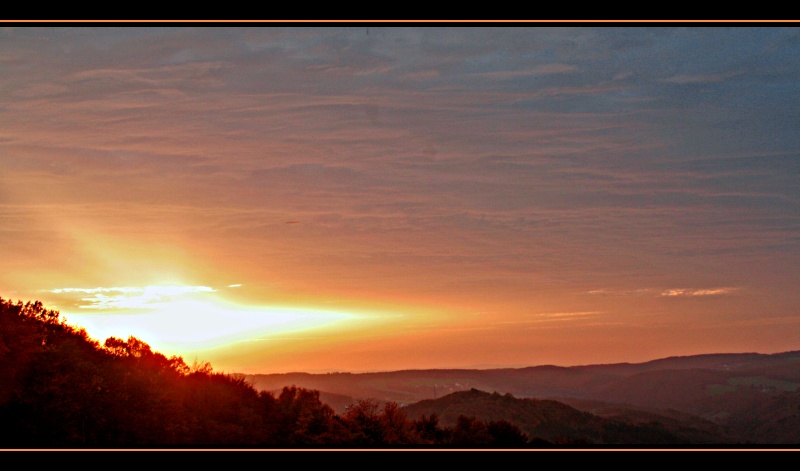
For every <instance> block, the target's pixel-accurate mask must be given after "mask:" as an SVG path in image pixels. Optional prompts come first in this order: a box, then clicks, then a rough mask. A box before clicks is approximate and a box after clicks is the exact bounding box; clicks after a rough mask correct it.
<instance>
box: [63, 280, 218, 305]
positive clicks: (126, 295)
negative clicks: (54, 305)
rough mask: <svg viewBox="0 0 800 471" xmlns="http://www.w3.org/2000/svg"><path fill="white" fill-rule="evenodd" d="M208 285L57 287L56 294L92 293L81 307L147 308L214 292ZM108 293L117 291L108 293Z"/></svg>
mask: <svg viewBox="0 0 800 471" xmlns="http://www.w3.org/2000/svg"><path fill="white" fill-rule="evenodd" d="M214 291H216V290H214V289H213V288H210V287H208V286H145V287H125V286H115V287H98V288H57V289H53V290H51V291H50V292H51V293H54V294H67V295H70V294H73V293H78V294H91V295H92V296H90V297H84V298H80V301H84V302H86V303H88V304H80V305H79V306H78V307H80V308H81V309H147V308H155V307H160V306H161V305H162V304H163V303H164V302H165V301H168V300H174V299H175V298H177V297H185V296H187V295H192V294H197V293H213V292H214ZM107 293H117V294H114V295H108V294H107Z"/></svg>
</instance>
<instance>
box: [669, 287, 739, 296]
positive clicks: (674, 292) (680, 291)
mask: <svg viewBox="0 0 800 471" xmlns="http://www.w3.org/2000/svg"><path fill="white" fill-rule="evenodd" d="M740 289H741V288H710V289H686V288H672V289H667V290H664V291H662V292H661V294H660V295H659V296H666V297H675V296H722V295H727V294H731V293H734V292H736V291H738V290H740Z"/></svg>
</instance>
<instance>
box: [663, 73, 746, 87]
mask: <svg viewBox="0 0 800 471" xmlns="http://www.w3.org/2000/svg"><path fill="white" fill-rule="evenodd" d="M738 75H742V72H726V73H720V74H700V75H674V76H672V77H669V78H665V79H661V80H660V81H661V82H666V83H675V84H678V85H687V84H692V83H713V82H722V81H724V80H727V79H729V78H732V77H736V76H738Z"/></svg>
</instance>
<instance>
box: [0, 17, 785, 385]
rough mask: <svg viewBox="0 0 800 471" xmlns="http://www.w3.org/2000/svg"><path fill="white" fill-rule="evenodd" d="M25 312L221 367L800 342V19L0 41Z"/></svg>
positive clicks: (12, 283) (4, 131)
mask: <svg viewBox="0 0 800 471" xmlns="http://www.w3.org/2000/svg"><path fill="white" fill-rule="evenodd" d="M0 297H2V298H3V299H11V300H14V301H16V300H22V301H28V300H41V301H42V302H43V303H45V305H46V306H48V307H50V308H54V309H58V310H59V311H61V313H62V315H64V316H65V317H66V318H67V320H68V321H69V322H70V323H71V324H74V325H81V326H84V327H85V328H86V329H87V331H88V332H89V334H90V335H91V336H92V337H93V338H95V339H97V340H100V341H101V342H102V341H103V340H104V339H105V338H106V337H108V336H111V335H114V336H117V337H122V338H127V337H128V336H129V335H134V336H136V337H137V338H140V339H141V340H143V341H145V342H147V343H149V344H150V345H151V346H153V347H154V349H156V350H158V351H161V352H162V353H165V354H169V355H172V354H177V355H181V356H183V357H184V359H185V360H186V361H187V363H189V364H191V363H192V361H193V360H195V359H197V360H199V361H209V362H211V364H212V365H213V366H214V368H215V370H218V371H226V372H242V373H275V372H288V371H309V372H326V371H387V370H397V369H411V368H451V367H456V368H471V367H478V368H488V367H504V366H511V367H520V366H529V365H539V364H556V365H564V366H567V365H578V364H594V363H610V362H623V361H627V362H640V361H647V360H651V359H655V358H659V357H665V356H671V355H689V354H698V353H712V352H761V353H773V352H779V351H786V350H799V349H800V29H798V28H777V27H759V26H748V25H744V26H741V27H734V28H701V27H689V28H683V27H675V28H673V27H653V28H650V27H629V26H625V27H612V26H607V25H601V26H596V27H588V26H587V27H564V26H553V27H545V26H542V25H525V26H519V25H517V26H514V27H508V28H505V27H503V28H498V27H488V26H478V25H475V26H470V27H463V26H460V27H456V26H454V27H447V26H442V25H439V26H431V27H400V26H398V25H383V26H381V25H376V24H371V25H369V26H368V27H367V26H366V25H365V26H359V25H355V26H344V25H343V26H341V27H339V26H337V25H329V26H327V27H291V26H288V27H276V26H274V25H269V26H267V25H264V26H254V27H235V26H231V25H209V26H207V27H197V28H188V27H187V28H183V27H123V28H99V27H98V28H87V27H83V26H81V27H78V26H75V27H53V28H47V27H46V28H28V27H6V28H3V29H0Z"/></svg>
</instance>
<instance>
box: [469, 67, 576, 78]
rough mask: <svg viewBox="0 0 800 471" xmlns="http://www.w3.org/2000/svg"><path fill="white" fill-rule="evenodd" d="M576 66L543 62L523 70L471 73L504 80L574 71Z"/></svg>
mask: <svg viewBox="0 0 800 471" xmlns="http://www.w3.org/2000/svg"><path fill="white" fill-rule="evenodd" d="M577 70H578V67H576V66H574V65H569V64H543V65H539V66H536V67H533V68H530V69H525V70H501V71H496V72H481V73H477V74H472V75H474V76H476V77H481V78H488V79H499V80H506V79H512V78H517V77H533V76H537V75H551V74H565V73H568V72H575V71H577Z"/></svg>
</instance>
